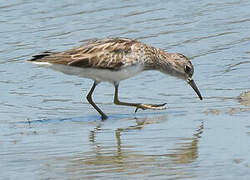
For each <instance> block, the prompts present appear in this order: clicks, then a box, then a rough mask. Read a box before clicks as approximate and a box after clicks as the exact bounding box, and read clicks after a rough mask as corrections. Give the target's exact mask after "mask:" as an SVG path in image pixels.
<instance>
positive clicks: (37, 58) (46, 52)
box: [27, 51, 54, 61]
mask: <svg viewBox="0 0 250 180" xmlns="http://www.w3.org/2000/svg"><path fill="white" fill-rule="evenodd" d="M51 54H54V53H53V52H51V51H44V52H42V53H41V54H37V55H34V56H32V58H31V59H29V60H27V61H40V60H41V59H43V58H44V57H47V56H50V55H51Z"/></svg>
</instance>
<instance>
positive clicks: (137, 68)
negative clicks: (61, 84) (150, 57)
mask: <svg viewBox="0 0 250 180" xmlns="http://www.w3.org/2000/svg"><path fill="white" fill-rule="evenodd" d="M34 63H35V64H38V65H41V66H44V67H49V68H51V69H54V70H56V71H60V72H63V73H65V74H68V75H75V76H80V77H84V78H89V79H93V80H96V81H99V82H101V81H107V82H110V83H114V82H119V81H121V80H124V79H128V78H130V77H133V76H135V75H137V74H138V73H140V72H142V71H143V66H142V65H133V66H128V67H126V68H123V69H121V70H119V71H111V70H108V69H92V68H78V67H74V66H66V65H60V64H50V63H38V62H34Z"/></svg>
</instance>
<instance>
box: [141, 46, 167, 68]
mask: <svg viewBox="0 0 250 180" xmlns="http://www.w3.org/2000/svg"><path fill="white" fill-rule="evenodd" d="M170 57H171V56H170V54H169V53H166V52H165V51H163V50H161V49H156V48H150V49H149V50H148V51H147V55H146V59H145V64H144V66H145V70H159V71H161V70H162V69H168V68H169V67H170V66H171V64H170V62H171V61H167V59H169V60H170Z"/></svg>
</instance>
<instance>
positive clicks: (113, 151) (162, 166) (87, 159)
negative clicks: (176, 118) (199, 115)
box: [67, 115, 204, 179]
mask: <svg viewBox="0 0 250 180" xmlns="http://www.w3.org/2000/svg"><path fill="white" fill-rule="evenodd" d="M130 120H131V119H130ZM165 120H167V119H166V115H163V116H159V117H152V118H146V119H145V118H135V122H136V124H135V125H133V126H128V127H125V128H117V129H116V130H115V131H113V130H109V129H104V128H102V127H103V126H104V123H105V121H104V122H100V124H98V125H97V126H96V127H95V128H94V129H93V130H91V131H90V135H89V142H90V144H89V145H90V149H88V150H87V151H85V152H84V153H79V154H77V155H75V156H74V158H72V157H71V158H70V159H71V160H70V162H71V163H70V164H71V165H69V166H68V167H67V171H69V172H74V173H77V174H78V176H79V177H84V178H86V179H87V178H93V177H96V175H97V174H103V173H111V174H115V173H118V174H119V173H121V172H124V173H132V174H138V175H141V174H143V173H146V172H147V174H150V173H151V174H152V175H153V174H154V173H156V172H157V173H160V174H164V175H171V174H172V175H173V174H175V175H180V176H181V177H182V178H189V177H191V176H192V172H190V171H189V170H190V169H188V168H186V167H187V166H180V164H188V163H191V162H194V161H195V160H196V159H197V157H198V142H199V139H200V138H201V134H202V133H203V129H204V125H203V122H201V124H200V125H199V127H198V129H197V130H195V132H194V134H193V135H192V136H191V137H189V138H185V139H184V138H177V139H173V138H172V137H171V136H168V133H166V134H162V135H163V136H164V137H163V136H160V138H159V136H158V137H155V138H156V141H157V140H159V144H158V145H159V146H158V147H154V146H155V144H152V145H149V147H150V148H151V149H150V148H149V149H145V152H144V150H143V149H142V150H138V148H139V149H140V147H139V145H136V142H137V143H138V141H137V140H136V139H134V141H133V140H131V141H128V140H129V139H125V138H126V137H127V136H126V135H128V134H127V133H128V132H133V131H139V130H142V129H143V128H145V126H147V125H149V124H156V123H159V122H160V123H162V121H165ZM163 131H164V130H163ZM104 133H106V134H104ZM108 133H114V134H113V136H110V134H108ZM97 134H100V136H97ZM107 136H108V137H109V138H108V139H106V140H103V139H102V140H99V138H105V137H107ZM97 137H98V138H97ZM112 137H113V138H114V139H112ZM147 138H149V140H151V139H150V138H152V139H154V137H148V136H147ZM161 140H162V142H166V144H164V145H163V144H162V143H160V142H161ZM156 144H157V143H156ZM156 146H157V145H156ZM145 147H146V148H147V145H145ZM145 147H144V148H145ZM170 147H174V148H171V149H166V148H170ZM154 148H156V149H155V152H154ZM158 148H162V150H161V149H160V150H159V149H158ZM136 149H137V150H136ZM147 150H149V151H147ZM158 150H159V151H158ZM164 151H166V152H167V153H164ZM149 152H151V153H149Z"/></svg>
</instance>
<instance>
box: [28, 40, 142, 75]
mask: <svg viewBox="0 0 250 180" xmlns="http://www.w3.org/2000/svg"><path fill="white" fill-rule="evenodd" d="M143 46H146V45H145V44H143V43H141V42H138V41H136V40H132V39H128V38H105V39H99V40H91V41H89V42H87V43H85V44H83V45H82V46H79V47H76V48H72V49H69V50H67V51H63V52H49V51H46V52H44V53H41V54H39V55H35V56H33V58H32V59H31V60H29V61H32V62H35V63H37V64H39V63H41V64H42V63H48V64H60V65H67V66H75V67H79V68H97V69H109V70H114V71H115V70H119V69H120V68H122V67H124V66H129V65H133V64H135V63H138V62H137V61H138V58H137V57H136V56H138V53H139V52H138V50H139V49H140V48H139V47H143Z"/></svg>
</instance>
